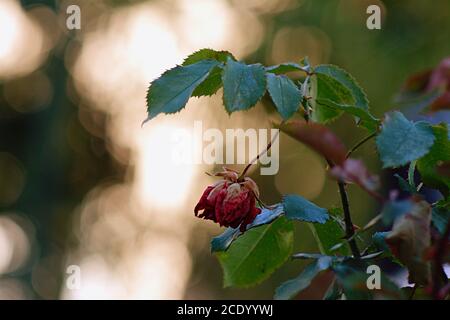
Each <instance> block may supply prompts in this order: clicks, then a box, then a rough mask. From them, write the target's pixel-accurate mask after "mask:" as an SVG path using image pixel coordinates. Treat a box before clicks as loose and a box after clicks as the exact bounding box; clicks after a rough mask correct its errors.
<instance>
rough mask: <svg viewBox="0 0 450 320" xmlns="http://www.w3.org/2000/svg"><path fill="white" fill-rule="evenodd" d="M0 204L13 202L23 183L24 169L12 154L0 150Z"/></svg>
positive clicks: (20, 191)
mask: <svg viewBox="0 0 450 320" xmlns="http://www.w3.org/2000/svg"><path fill="white" fill-rule="evenodd" d="M0 181H2V183H1V184H0V206H9V205H11V204H13V203H14V202H15V201H16V200H17V199H18V198H19V196H20V194H21V193H22V190H23V187H24V185H25V172H24V169H23V167H22V165H21V163H20V162H19V160H17V159H16V158H15V157H14V156H13V155H11V154H10V153H6V152H0Z"/></svg>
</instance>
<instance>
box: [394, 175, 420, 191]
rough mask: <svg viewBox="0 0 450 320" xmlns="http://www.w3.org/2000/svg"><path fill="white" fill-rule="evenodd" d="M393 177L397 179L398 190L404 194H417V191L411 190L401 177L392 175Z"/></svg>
mask: <svg viewBox="0 0 450 320" xmlns="http://www.w3.org/2000/svg"><path fill="white" fill-rule="evenodd" d="M394 177H396V178H397V181H398V186H399V187H400V189H401V190H402V191H404V192H408V193H411V194H415V193H417V190H416V189H415V188H413V187H412V186H411V185H410V184H409V182H408V181H406V180H405V179H404V178H403V177H402V176H400V175H399V174H398V173H396V174H394Z"/></svg>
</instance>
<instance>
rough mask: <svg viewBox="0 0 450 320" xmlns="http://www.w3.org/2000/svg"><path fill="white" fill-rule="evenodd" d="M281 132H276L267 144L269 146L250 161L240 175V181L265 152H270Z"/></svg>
mask: <svg viewBox="0 0 450 320" xmlns="http://www.w3.org/2000/svg"><path fill="white" fill-rule="evenodd" d="M279 134H280V131H279V130H278V131H277V132H276V133H275V136H274V137H273V138H272V140H271V141H270V142H269V143H268V144H267V147H266V149H265V150H263V151H262V152H261V153H260V154H258V155H257V156H256V158H254V159H253V160H252V161H250V162H249V164H248V165H247V166H246V167H245V169H244V171H242V173H241V175H240V177H239V178H238V181H240V180H241V179H242V178H243V177H244V176H245V174H246V173H247V171H248V169H250V167H251V166H252V164H253V163H255V162H256V161H258V160H259V158H260V157H262V155H263V154H265V153H267V152H269V150H270V148H271V147H272V144H273V143H274V142H275V140H276V139H277V138H278V135H279Z"/></svg>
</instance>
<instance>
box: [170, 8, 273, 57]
mask: <svg viewBox="0 0 450 320" xmlns="http://www.w3.org/2000/svg"><path fill="white" fill-rule="evenodd" d="M179 3H180V11H179V12H178V16H179V18H178V20H177V25H178V29H177V31H178V32H177V35H178V37H179V41H180V42H181V43H183V44H184V46H183V50H185V51H187V52H186V54H190V53H191V52H192V51H193V50H199V49H201V48H212V49H216V50H221V49H225V50H228V51H231V52H232V53H233V54H234V55H235V56H237V57H242V56H245V55H248V54H250V53H252V52H253V51H254V50H256V49H257V48H258V46H259V45H260V44H261V41H262V38H263V35H264V28H263V25H262V24H261V23H260V21H259V20H258V17H257V16H256V15H255V13H254V12H253V11H250V10H238V8H236V7H232V6H231V4H230V3H229V2H228V1H223V0H216V1H209V0H179Z"/></svg>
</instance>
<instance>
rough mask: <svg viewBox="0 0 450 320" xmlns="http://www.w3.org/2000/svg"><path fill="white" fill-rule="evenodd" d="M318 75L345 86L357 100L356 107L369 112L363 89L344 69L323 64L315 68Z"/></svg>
mask: <svg viewBox="0 0 450 320" xmlns="http://www.w3.org/2000/svg"><path fill="white" fill-rule="evenodd" d="M314 72H315V73H317V74H324V75H328V76H330V77H332V78H333V79H335V80H337V81H338V82H339V83H340V84H342V85H343V86H345V87H346V88H347V89H348V90H349V91H350V92H351V95H352V96H353V98H354V100H355V104H354V106H355V107H357V108H360V109H363V110H369V101H368V100H367V96H366V94H365V93H364V91H363V89H362V88H361V87H360V86H359V85H358V83H357V82H356V80H355V79H354V78H353V77H352V76H351V75H350V74H349V73H348V72H347V71H345V70H344V69H341V68H339V67H338V66H335V65H331V64H322V65H319V66H317V67H315V68H314Z"/></svg>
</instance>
